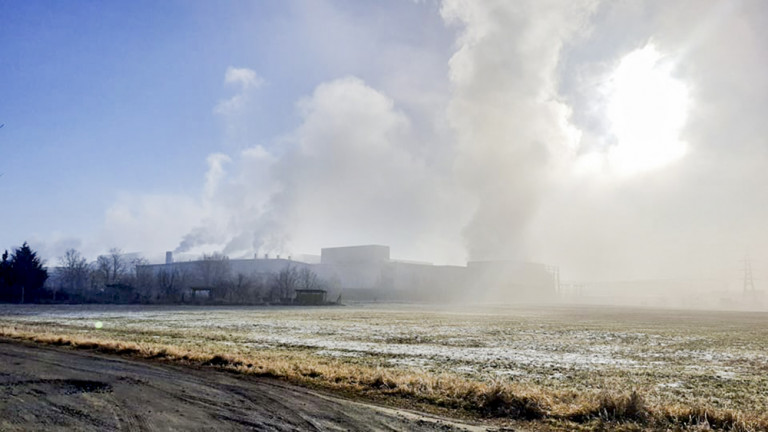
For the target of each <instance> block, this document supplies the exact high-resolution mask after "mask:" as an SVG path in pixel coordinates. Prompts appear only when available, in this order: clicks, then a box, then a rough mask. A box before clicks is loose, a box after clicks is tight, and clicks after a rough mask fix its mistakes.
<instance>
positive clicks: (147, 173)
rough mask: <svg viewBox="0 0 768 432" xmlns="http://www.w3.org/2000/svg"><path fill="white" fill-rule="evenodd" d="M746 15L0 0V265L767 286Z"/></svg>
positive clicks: (495, 1)
mask: <svg viewBox="0 0 768 432" xmlns="http://www.w3.org/2000/svg"><path fill="white" fill-rule="evenodd" d="M766 33H768V5H766V4H765V2H763V1H760V0H752V1H748V0H729V1H724V0H722V1H720V0H681V1H676V2H650V1H635V0H618V1H598V0H579V1H572V2H562V1H546V0H544V1H541V0H536V1H534V0H527V1H526V0H520V1H515V2H508V1H502V0H488V1H474V0H443V1H437V0H422V1H413V0H392V1H388V2H381V1H352V0H349V1H345V0H340V1H323V0H313V1H309V0H307V1H298V0H297V1H281V2H256V1H232V2H207V1H171V0H169V1H164V2H155V1H131V2H96V1H82V2H57V1H30V2H19V1H11V0H0V46H2V49H1V50H0V124H4V126H3V127H2V128H0V173H1V174H2V175H1V176H0V208H1V209H2V213H1V214H2V219H3V220H2V224H1V225H0V226H1V228H0V248H13V247H17V246H19V245H20V244H21V243H23V242H24V241H28V242H29V243H30V244H31V245H32V246H33V247H34V248H36V249H37V250H38V251H39V252H40V254H41V255H42V256H43V257H44V258H45V259H46V260H47V261H48V262H49V263H55V262H57V260H58V257H59V256H61V255H63V253H64V251H65V250H66V249H68V248H76V249H78V250H79V251H81V252H82V253H83V254H85V255H86V256H88V257H89V258H95V257H96V256H97V255H98V254H100V253H104V252H106V251H107V250H108V249H110V248H113V247H117V248H120V249H122V250H123V251H126V252H139V253H141V254H143V255H144V256H146V257H148V258H150V259H151V260H160V259H162V257H163V256H164V253H165V251H167V250H169V251H174V252H175V253H176V254H177V256H180V257H185V256H188V257H193V256H196V255H199V254H201V253H206V252H207V253H210V252H213V251H220V252H223V253H225V254H227V255H229V256H230V257H233V258H235V257H250V256H253V254H254V253H259V254H263V253H272V254H278V253H279V254H285V255H296V256H298V255H299V254H319V251H320V248H321V247H327V246H342V245H356V244H385V245H390V246H391V248H392V255H393V256H394V257H397V258H402V259H413V260H420V261H428V262H434V263H436V264H464V263H465V262H466V261H467V260H488V259H493V260H497V259H498V260H501V259H509V260H516V261H532V262H542V263H547V264H551V265H557V266H559V267H560V269H561V274H562V275H563V277H564V278H565V279H570V280H590V281H598V280H635V279H666V278H676V279H718V280H733V279H734V278H736V277H737V276H738V274H739V268H740V266H741V265H742V264H741V262H740V261H741V260H743V259H744V257H745V256H746V255H747V254H748V255H749V256H750V259H751V261H752V265H753V267H754V268H755V273H756V277H758V284H759V283H763V284H764V283H765V280H763V281H762V282H760V280H759V275H761V274H764V275H765V277H766V278H768V225H766V224H767V222H766V221H768V188H766V185H768V169H767V168H768V142H767V141H766V137H768V122H766V121H765V120H764V119H765V118H766V110H767V109H768V73H766V71H768V44H766V43H765V42H764V41H766V40H768V34H766Z"/></svg>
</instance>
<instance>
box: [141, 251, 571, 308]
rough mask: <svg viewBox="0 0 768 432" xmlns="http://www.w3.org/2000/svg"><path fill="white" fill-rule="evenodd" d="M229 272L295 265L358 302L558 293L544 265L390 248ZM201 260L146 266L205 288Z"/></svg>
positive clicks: (537, 297) (265, 273) (274, 261)
mask: <svg viewBox="0 0 768 432" xmlns="http://www.w3.org/2000/svg"><path fill="white" fill-rule="evenodd" d="M227 262H228V266H229V270H230V272H231V273H232V274H243V275H247V276H249V277H252V278H261V279H263V280H267V279H268V278H269V277H271V276H274V275H276V274H278V273H279V272H280V271H282V270H284V269H286V268H289V267H293V268H296V269H303V268H307V269H309V270H311V271H312V272H314V274H316V275H317V277H318V278H319V279H320V280H322V281H324V284H323V285H324V286H325V287H326V289H327V290H328V295H329V296H333V298H335V297H336V296H337V295H339V294H342V295H343V298H344V299H345V300H360V301H438V302H450V301H472V302H494V301H501V302H506V303H514V302H521V301H522V302H530V301H546V300H549V299H552V298H554V296H555V293H556V275H555V274H553V273H552V272H551V271H549V269H548V268H547V267H546V266H545V265H543V264H534V263H520V262H512V261H473V262H469V263H468V264H467V265H466V266H444V265H433V264H431V263H424V262H413V261H402V260H396V259H392V258H391V256H390V248H389V246H383V245H363V246H345V247H328V248H323V249H322V250H321V255H320V262H319V263H317V264H310V263H306V262H301V261H297V260H291V259H284V258H280V257H279V256H278V257H276V258H270V257H268V256H266V255H265V256H263V257H259V256H254V258H253V259H230V260H227ZM205 263H206V262H205V261H186V262H174V261H173V255H172V254H171V253H170V252H168V253H167V255H166V263H165V264H158V265H149V266H146V269H148V270H151V271H152V272H153V273H155V274H156V273H158V272H161V271H168V270H171V269H173V270H178V271H184V273H186V274H188V275H191V277H190V278H189V282H187V283H188V284H189V285H190V286H195V285H197V286H205V283H206V282H205V280H204V279H205V275H204V273H205V268H206V267H205V266H206V264H205Z"/></svg>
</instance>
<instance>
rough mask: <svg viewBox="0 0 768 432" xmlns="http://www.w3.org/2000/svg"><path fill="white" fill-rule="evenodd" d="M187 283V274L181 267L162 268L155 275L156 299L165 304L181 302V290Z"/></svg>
mask: <svg viewBox="0 0 768 432" xmlns="http://www.w3.org/2000/svg"><path fill="white" fill-rule="evenodd" d="M188 282H189V274H188V273H187V271H186V270H185V269H184V268H183V267H177V266H172V267H170V268H164V269H161V270H160V271H158V272H157V273H156V274H155V286H156V287H157V290H158V293H157V297H158V298H157V299H158V300H160V301H163V302H166V303H176V302H179V301H181V300H182V289H183V288H184V286H185V285H186V284H187V283H188Z"/></svg>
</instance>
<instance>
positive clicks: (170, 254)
mask: <svg viewBox="0 0 768 432" xmlns="http://www.w3.org/2000/svg"><path fill="white" fill-rule="evenodd" d="M165 263H166V264H173V252H171V251H168V252H166V253H165Z"/></svg>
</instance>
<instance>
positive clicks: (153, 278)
mask: <svg viewBox="0 0 768 432" xmlns="http://www.w3.org/2000/svg"><path fill="white" fill-rule="evenodd" d="M49 273H50V274H49ZM324 288H326V284H325V282H324V281H322V280H320V279H319V278H318V277H317V275H316V274H315V273H314V272H312V271H311V270H309V269H306V268H303V269H298V268H296V267H294V266H288V267H286V268H284V269H282V270H281V271H279V272H276V273H257V272H253V273H248V274H244V273H240V272H233V271H232V269H231V267H230V264H229V259H228V258H227V257H226V256H224V255H221V254H216V253H215V254H212V255H203V257H202V259H200V260H199V261H195V262H187V263H178V264H173V265H167V266H150V265H148V262H147V260H146V259H144V258H141V257H133V258H131V257H130V255H127V254H124V253H123V252H122V251H121V250H120V249H117V248H113V249H111V250H110V251H109V253H107V254H105V255H100V256H99V257H97V259H96V261H94V262H91V263H89V262H88V261H87V260H86V258H85V257H83V256H82V254H80V252H78V251H77V250H75V249H69V250H67V251H66V253H65V254H64V255H63V256H61V257H59V260H58V266H55V267H50V268H49V269H48V270H46V269H45V268H44V267H43V263H42V261H41V260H40V258H39V257H38V256H37V253H36V252H34V251H33V250H32V249H31V248H30V247H29V245H28V244H27V243H24V245H23V246H22V247H20V248H18V249H15V250H14V251H13V253H12V254H10V255H9V254H8V252H7V251H6V252H5V253H4V254H3V258H2V261H1V262H0V301H1V302H8V303H141V304H177V303H195V304H290V303H292V302H293V301H294V297H295V291H296V290H297V289H305V290H306V289H324Z"/></svg>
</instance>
